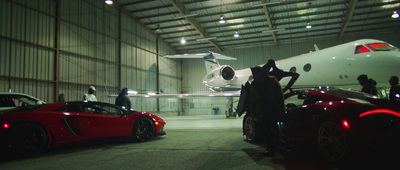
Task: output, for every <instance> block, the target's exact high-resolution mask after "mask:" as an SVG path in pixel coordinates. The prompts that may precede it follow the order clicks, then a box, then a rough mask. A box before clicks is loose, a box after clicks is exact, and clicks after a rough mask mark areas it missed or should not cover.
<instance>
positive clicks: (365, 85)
mask: <svg viewBox="0 0 400 170" xmlns="http://www.w3.org/2000/svg"><path fill="white" fill-rule="evenodd" d="M357 80H358V83H359V84H360V85H361V86H362V89H361V92H364V93H368V94H372V95H377V94H378V91H377V90H376V87H375V85H376V82H375V80H372V79H368V76H367V75H365V74H361V75H360V76H358V77H357Z"/></svg>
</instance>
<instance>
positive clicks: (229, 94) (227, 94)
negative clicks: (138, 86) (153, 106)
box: [108, 91, 240, 98]
mask: <svg viewBox="0 0 400 170" xmlns="http://www.w3.org/2000/svg"><path fill="white" fill-rule="evenodd" d="M117 96H118V95H115V94H112V95H108V97H117ZM239 96H240V91H234V92H218V93H198V94H128V97H144V98H195V97H196V98H198V97H239Z"/></svg>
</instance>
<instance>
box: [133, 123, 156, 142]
mask: <svg viewBox="0 0 400 170" xmlns="http://www.w3.org/2000/svg"><path fill="white" fill-rule="evenodd" d="M155 132H156V126H155V125H154V122H153V120H151V119H150V118H149V117H140V118H139V119H137V120H136V122H135V125H134V126H133V131H132V136H133V139H134V140H135V141H138V142H145V141H148V140H150V139H151V138H152V137H153V136H154V134H155Z"/></svg>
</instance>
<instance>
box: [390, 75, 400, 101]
mask: <svg viewBox="0 0 400 170" xmlns="http://www.w3.org/2000/svg"><path fill="white" fill-rule="evenodd" d="M389 84H390V90H389V100H399V99H400V86H399V85H398V84H399V77H397V76H391V77H390V79H389Z"/></svg>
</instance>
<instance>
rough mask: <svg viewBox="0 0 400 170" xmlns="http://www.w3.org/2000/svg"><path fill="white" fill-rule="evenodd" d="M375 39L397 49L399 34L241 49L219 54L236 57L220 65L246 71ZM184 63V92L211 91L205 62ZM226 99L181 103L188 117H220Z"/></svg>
mask: <svg viewBox="0 0 400 170" xmlns="http://www.w3.org/2000/svg"><path fill="white" fill-rule="evenodd" d="M365 38H371V39H378V40H383V41H386V42H388V43H391V44H393V45H395V46H397V47H400V41H399V39H400V34H399V31H396V32H371V33H368V34H355V35H348V36H347V37H346V38H345V39H343V40H337V37H333V38H332V39H309V40H307V41H306V42H297V41H296V40H294V41H293V42H280V45H279V46H274V45H271V46H263V47H253V48H243V49H234V50H232V49H229V50H225V51H223V52H222V54H224V55H227V56H231V57H235V58H237V60H232V61H223V60H219V62H220V64H221V65H225V64H227V65H230V66H232V67H233V68H234V69H235V70H240V69H244V68H249V67H253V66H257V65H261V64H265V63H266V62H267V61H268V60H269V59H274V60H279V59H284V58H289V57H292V56H297V55H300V54H304V53H308V52H310V51H314V44H317V45H318V47H319V48H320V49H323V48H327V47H331V46H335V45H338V44H342V43H345V42H350V41H353V40H357V39H365ZM182 61H183V67H184V69H183V70H184V72H183V75H182V77H183V81H182V83H183V84H182V90H183V92H184V93H205V92H210V90H209V89H207V88H206V87H205V85H204V84H203V83H202V82H203V78H204V76H205V75H206V71H205V65H204V61H203V60H201V59H184V60H182ZM226 103H227V100H226V99H220V98H202V99H188V100H185V102H184V107H183V110H184V111H185V113H186V114H188V115H194V114H213V112H212V109H211V108H214V107H218V108H220V114H224V113H225V110H227V106H226ZM236 105H237V99H235V100H234V108H236Z"/></svg>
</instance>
